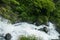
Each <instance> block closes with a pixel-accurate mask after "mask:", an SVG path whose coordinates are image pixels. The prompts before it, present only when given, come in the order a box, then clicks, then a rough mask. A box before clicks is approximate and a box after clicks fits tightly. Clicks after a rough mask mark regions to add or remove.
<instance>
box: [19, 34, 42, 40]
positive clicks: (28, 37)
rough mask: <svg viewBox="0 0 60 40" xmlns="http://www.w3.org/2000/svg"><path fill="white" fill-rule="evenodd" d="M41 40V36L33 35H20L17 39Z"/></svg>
mask: <svg viewBox="0 0 60 40" xmlns="http://www.w3.org/2000/svg"><path fill="white" fill-rule="evenodd" d="M38 39H39V40H42V39H41V38H37V37H35V36H24V35H23V36H20V37H19V38H18V40H38Z"/></svg>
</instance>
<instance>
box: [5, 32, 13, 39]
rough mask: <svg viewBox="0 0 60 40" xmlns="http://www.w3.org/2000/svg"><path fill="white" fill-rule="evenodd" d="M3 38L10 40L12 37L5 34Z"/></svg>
mask: <svg viewBox="0 0 60 40" xmlns="http://www.w3.org/2000/svg"><path fill="white" fill-rule="evenodd" d="M4 38H5V40H11V38H12V36H11V34H10V33H7V34H6V35H5V37H4Z"/></svg>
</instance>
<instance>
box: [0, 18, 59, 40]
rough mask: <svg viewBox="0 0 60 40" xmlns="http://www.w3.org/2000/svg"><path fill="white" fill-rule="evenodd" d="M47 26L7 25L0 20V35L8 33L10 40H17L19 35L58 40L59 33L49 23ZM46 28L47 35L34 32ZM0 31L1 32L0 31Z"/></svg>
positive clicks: (43, 39)
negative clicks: (10, 36)
mask: <svg viewBox="0 0 60 40" xmlns="http://www.w3.org/2000/svg"><path fill="white" fill-rule="evenodd" d="M48 24H49V26H46V25H40V26H35V25H33V24H28V23H25V22H22V23H16V24H10V23H7V21H6V20H4V21H1V18H0V34H4V35H5V34H7V33H10V34H11V35H12V39H11V40H17V38H18V37H19V36H20V35H35V36H36V37H41V38H42V40H51V39H59V37H58V36H59V33H58V32H57V31H56V30H55V26H54V25H53V24H52V23H51V22H49V23H48ZM44 26H45V27H47V29H48V33H45V32H44V31H40V30H35V28H36V29H39V28H43V27H44ZM1 29H2V30H1Z"/></svg>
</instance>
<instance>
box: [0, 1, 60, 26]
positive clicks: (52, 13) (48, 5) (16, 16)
mask: <svg viewBox="0 0 60 40" xmlns="http://www.w3.org/2000/svg"><path fill="white" fill-rule="evenodd" d="M0 16H2V17H4V18H6V19H9V20H10V21H11V22H12V23H16V22H20V21H23V22H29V23H34V22H38V23H39V24H43V23H46V22H48V21H51V22H53V23H56V24H57V25H59V26H60V1H59V0H1V1H0Z"/></svg>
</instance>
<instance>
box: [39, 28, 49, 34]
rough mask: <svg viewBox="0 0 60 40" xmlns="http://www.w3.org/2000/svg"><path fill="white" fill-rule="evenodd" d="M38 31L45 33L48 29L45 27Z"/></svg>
mask: <svg viewBox="0 0 60 40" xmlns="http://www.w3.org/2000/svg"><path fill="white" fill-rule="evenodd" d="M38 30H41V31H44V32H46V33H47V32H48V30H47V28H46V27H44V28H40V29H38Z"/></svg>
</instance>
